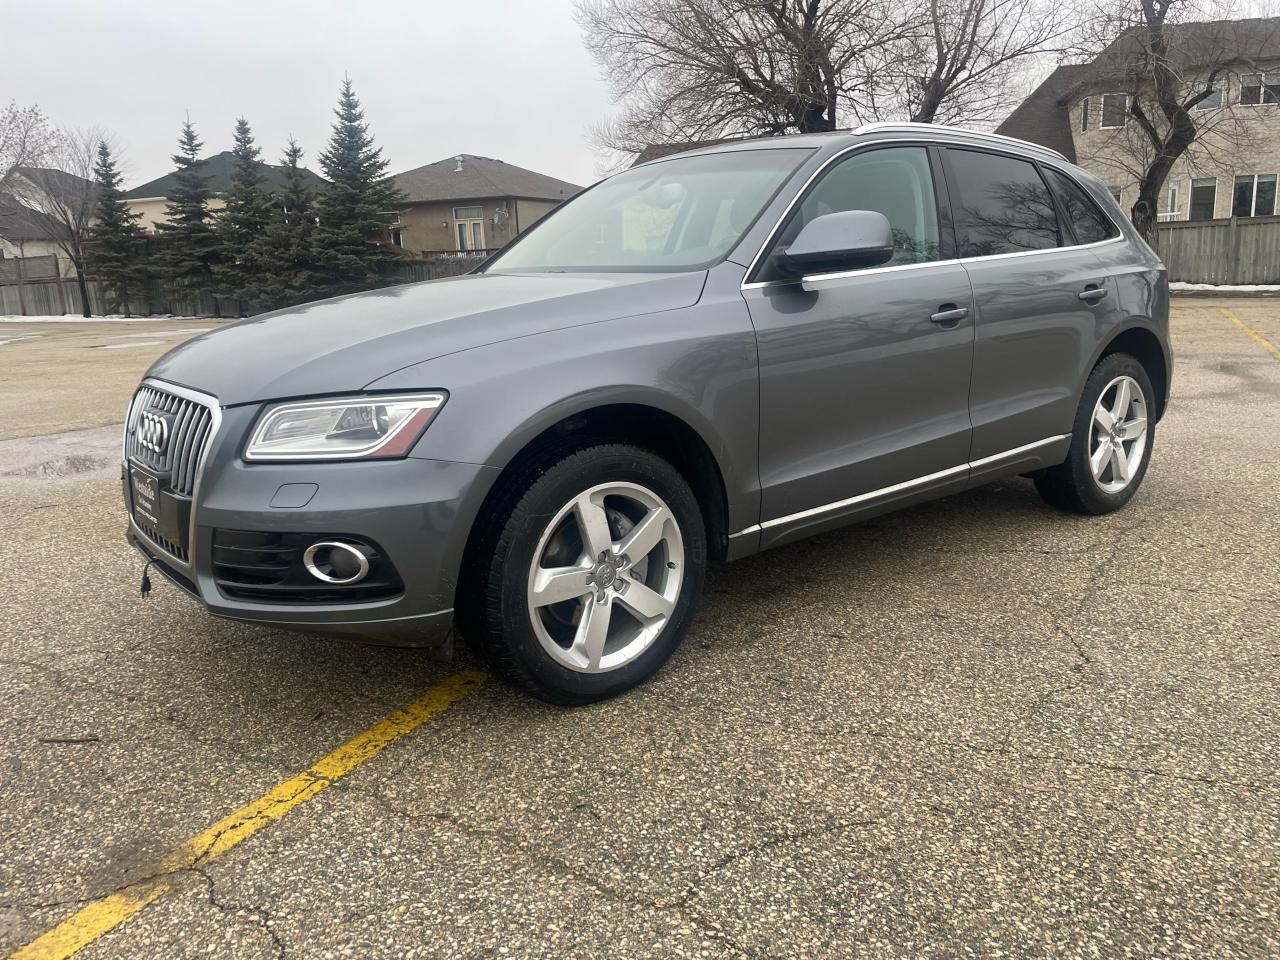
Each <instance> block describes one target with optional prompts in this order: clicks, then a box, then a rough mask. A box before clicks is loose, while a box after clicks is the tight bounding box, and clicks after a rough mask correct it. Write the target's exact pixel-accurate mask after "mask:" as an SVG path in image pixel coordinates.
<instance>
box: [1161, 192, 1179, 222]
mask: <svg viewBox="0 0 1280 960" xmlns="http://www.w3.org/2000/svg"><path fill="white" fill-rule="evenodd" d="M1164 212H1165V213H1169V214H1176V213H1177V212H1178V187H1177V185H1176V184H1175V185H1173V186H1171V187H1169V190H1168V191H1167V192H1166V193H1165V199H1164ZM1170 219H1172V218H1170Z"/></svg>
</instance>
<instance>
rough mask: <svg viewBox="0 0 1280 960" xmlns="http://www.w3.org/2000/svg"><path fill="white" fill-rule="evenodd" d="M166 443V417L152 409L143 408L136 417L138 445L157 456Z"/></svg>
mask: <svg viewBox="0 0 1280 960" xmlns="http://www.w3.org/2000/svg"><path fill="white" fill-rule="evenodd" d="M168 445H169V420H168V418H167V417H165V416H164V415H163V414H159V413H156V412H154V411H152V410H143V411H142V416H140V417H139V418H138V446H140V447H141V448H142V449H143V450H150V451H151V452H152V453H154V454H156V455H157V456H159V455H160V454H162V453H164V449H165V447H167V446H168Z"/></svg>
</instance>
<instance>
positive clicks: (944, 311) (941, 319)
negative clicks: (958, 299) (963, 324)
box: [929, 303, 969, 327]
mask: <svg viewBox="0 0 1280 960" xmlns="http://www.w3.org/2000/svg"><path fill="white" fill-rule="evenodd" d="M968 315H969V308H968V307H957V306H956V305H955V304H954V303H944V304H943V305H942V306H941V307H940V308H939V309H938V312H937V313H935V314H933V315H932V316H931V317H929V319H930V320H932V321H933V322H934V323H940V324H942V326H944V327H954V326H955V325H956V324H957V323H959V322H960V321H961V320H963V319H964V318H965V317H967V316H968Z"/></svg>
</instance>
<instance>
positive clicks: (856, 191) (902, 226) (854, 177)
mask: <svg viewBox="0 0 1280 960" xmlns="http://www.w3.org/2000/svg"><path fill="white" fill-rule="evenodd" d="M846 210H874V211H876V212H877V213H882V214H884V216H885V219H886V220H888V221H889V226H890V228H891V229H892V230H893V258H892V259H890V260H889V262H888V264H887V265H888V266H896V265H898V264H904V263H929V262H931V261H933V260H937V259H939V256H940V255H939V251H938V206H937V202H936V201H935V199H934V192H933V174H932V172H931V171H930V168H929V154H928V151H927V150H925V148H924V147H886V148H884V149H881V150H868V151H866V152H863V153H856V154H854V155H853V156H851V157H850V158H849V159H847V160H842V161H840V162H839V163H837V164H836V165H835V166H834V167H832V168H831V169H830V170H829V171H828V172H827V173H826V174H824V175H823V177H822V179H821V180H819V181H818V184H817V185H816V186H815V187H814V188H813V190H811V191H810V192H809V194H808V195H807V196H806V197H805V198H804V200H802V201H801V203H800V206H799V207H798V208H797V210H796V212H795V213H793V214H792V216H791V219H790V221H788V223H787V226H786V229H785V230H783V232H782V235H781V237H779V239H778V242H777V243H775V244H774V250H775V251H778V250H784V249H786V247H787V246H788V245H789V244H790V243H791V241H793V240H794V239H795V238H796V236H797V235H798V234H799V233H800V228H801V227H803V226H804V225H805V224H806V223H808V222H809V221H810V220H812V219H814V218H815V217H821V216H823V215H824V214H828V213H841V212H843V211H846ZM770 267H772V264H771V265H770ZM769 274H771V270H767V271H766V275H767V276H766V278H767V279H776V275H769Z"/></svg>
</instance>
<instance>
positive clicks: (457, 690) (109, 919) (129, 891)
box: [10, 670, 486, 960]
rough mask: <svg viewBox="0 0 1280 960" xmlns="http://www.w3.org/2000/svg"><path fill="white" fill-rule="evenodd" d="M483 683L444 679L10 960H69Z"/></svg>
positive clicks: (470, 676) (474, 676)
mask: <svg viewBox="0 0 1280 960" xmlns="http://www.w3.org/2000/svg"><path fill="white" fill-rule="evenodd" d="M485 679H486V676H485V674H483V673H481V672H480V671H478V670H464V671H462V672H461V673H456V674H454V675H453V676H451V677H449V678H448V679H446V680H443V681H441V682H440V683H438V684H436V685H435V686H433V687H431V688H430V689H429V690H427V691H426V692H425V693H423V694H422V696H420V697H418V698H417V699H416V700H414V701H412V702H411V703H409V704H407V705H406V706H404V707H401V708H400V709H399V710H397V711H396V712H395V713H393V714H391V715H390V716H389V717H386V718H385V719H383V720H379V721H378V722H377V723H375V724H374V725H373V726H372V727H370V728H369V729H368V730H365V731H364V732H363V733H360V734H357V735H356V736H354V737H352V738H351V739H350V740H348V741H347V742H346V743H344V744H343V745H342V746H340V747H338V748H337V749H336V750H334V751H333V752H332V753H330V754H328V755H327V756H324V757H321V758H320V759H319V760H317V761H316V762H315V763H313V764H312V765H311V766H310V767H308V768H307V769H306V770H303V771H302V772H300V773H297V774H295V775H294V776H292V777H290V778H289V779H288V780H285V781H284V782H282V783H279V784H277V785H276V786H274V787H272V788H271V789H270V790H268V791H267V792H266V793H264V794H263V795H262V796H260V797H258V798H257V799H256V800H251V801H249V802H248V803H246V804H245V805H244V806H243V807H241V808H240V809H239V810H237V811H235V812H234V813H231V814H228V815H227V816H225V817H223V818H222V819H221V820H219V821H218V822H217V823H215V824H214V825H213V826H211V827H209V828H208V829H206V830H202V831H201V832H200V833H197V834H196V835H195V836H194V837H192V838H191V839H189V840H188V841H187V842H186V843H184V844H182V846H180V847H178V848H177V849H175V850H173V851H172V852H170V853H169V854H167V855H166V856H164V857H163V858H162V859H161V860H159V861H158V862H157V863H155V864H153V865H151V866H150V867H149V868H147V869H146V870H144V871H143V872H144V874H145V877H146V879H143V880H138V881H136V882H135V883H132V884H130V885H128V886H126V887H122V888H121V889H119V890H115V891H113V892H111V893H109V894H106V895H105V896H102V897H99V898H98V899H96V900H93V901H91V902H90V903H89V904H88V905H87V906H85V907H84V908H82V909H81V910H80V911H79V912H78V913H76V914H74V915H72V916H70V917H68V918H67V919H66V920H63V921H62V922H61V923H60V924H58V925H57V926H56V927H54V928H53V929H52V930H49V931H48V932H47V933H44V934H42V935H41V936H39V937H37V938H36V939H35V940H32V941H31V942H30V943H29V944H27V945H26V946H25V947H20V948H19V949H18V950H17V952H15V953H13V954H12V955H11V956H10V960H56V958H62V957H69V956H71V955H72V954H74V953H76V952H77V951H78V950H80V949H82V948H83V947H85V946H87V945H88V944H90V943H92V942H93V941H94V940H96V939H97V938H98V937H100V936H102V935H103V934H104V933H106V932H107V931H108V930H111V929H112V928H114V927H118V926H119V925H120V924H122V923H124V922H125V921H126V920H128V919H129V918H130V917H132V916H133V915H134V914H135V913H137V912H138V911H139V910H141V909H142V908H143V907H145V906H146V905H147V904H149V903H151V902H152V901H153V900H155V899H156V898H157V897H159V896H161V895H162V894H164V893H166V892H168V891H169V890H170V889H172V888H173V887H174V886H175V885H176V884H177V883H179V882H181V880H183V879H184V877H185V876H186V874H185V871H188V870H190V869H191V868H193V867H196V866H203V865H204V864H206V863H209V862H210V861H211V860H214V859H216V858H217V857H220V856H221V855H222V854H224V853H226V852H227V851H228V850H230V849H231V848H232V847H234V846H235V845H236V844H238V843H240V842H242V841H244V840H248V839H249V838H250V837H251V836H253V835H254V834H255V833H257V832H258V831H259V830H261V829H262V828H263V827H265V826H268V825H269V824H272V823H274V822H275V821H277V820H279V819H280V818H281V817H283V816H284V815H285V814H286V813H288V812H289V811H290V810H292V809H293V808H294V807H296V806H298V805H299V804H302V803H305V802H306V801H308V800H310V799H311V798H312V797H314V796H315V795H316V794H318V793H322V792H323V791H324V790H326V789H328V787H329V786H330V785H332V784H333V782H334V781H335V780H337V779H338V778H339V777H342V776H345V775H346V774H348V773H350V772H351V771H352V770H354V769H355V768H356V767H358V766H359V765H360V764H362V763H364V762H365V761H366V760H368V759H369V758H370V757H374V756H377V755H378V754H379V753H381V752H382V751H383V750H384V749H386V748H387V747H388V746H390V745H391V744H392V743H394V742H395V741H396V740H399V739H400V738H401V737H403V736H404V735H405V734H406V733H409V732H410V731H411V730H414V729H415V728H417V727H418V726H420V725H421V724H422V723H424V722H425V721H427V720H430V719H431V718H432V717H434V716H436V715H437V714H439V713H442V712H443V711H445V710H447V709H448V708H449V707H451V706H452V705H453V704H455V703H457V702H458V701H459V700H461V699H462V698H463V697H465V696H466V695H467V694H468V693H470V692H471V691H472V690H474V689H475V688H476V687H478V686H479V685H480V684H482V683H484V681H485Z"/></svg>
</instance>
